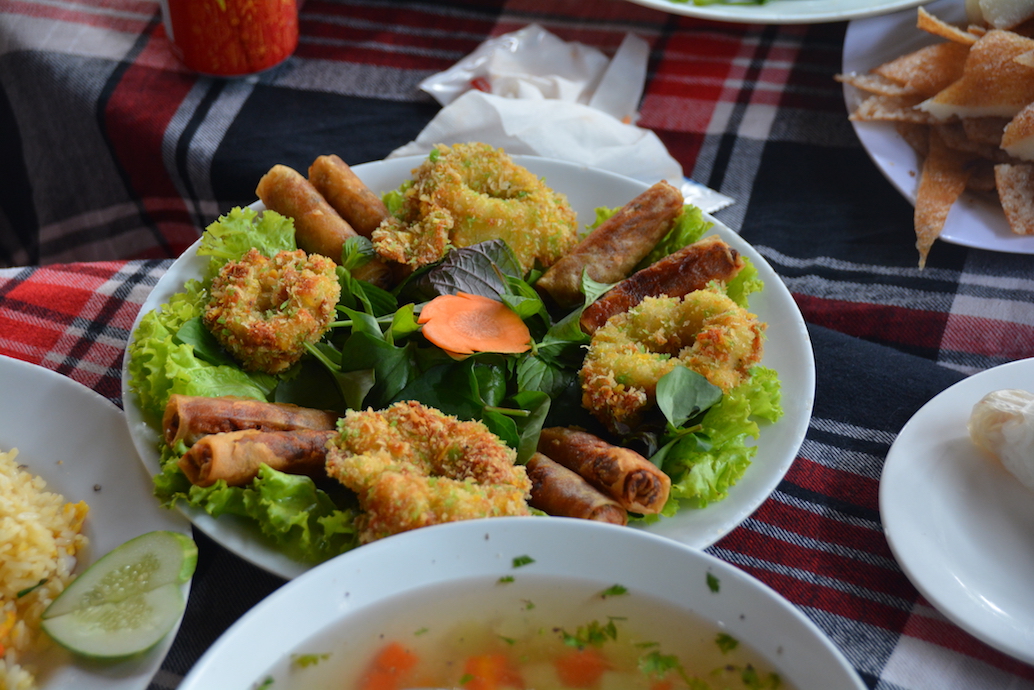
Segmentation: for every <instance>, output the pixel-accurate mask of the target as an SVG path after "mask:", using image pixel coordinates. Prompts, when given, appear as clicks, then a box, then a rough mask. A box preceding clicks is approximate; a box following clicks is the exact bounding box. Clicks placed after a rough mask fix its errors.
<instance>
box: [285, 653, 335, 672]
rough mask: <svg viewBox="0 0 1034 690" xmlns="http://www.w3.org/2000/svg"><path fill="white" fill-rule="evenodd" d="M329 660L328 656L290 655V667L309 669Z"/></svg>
mask: <svg viewBox="0 0 1034 690" xmlns="http://www.w3.org/2000/svg"><path fill="white" fill-rule="evenodd" d="M329 658H330V654H326V653H324V654H292V655H291V665H292V666H294V667H295V668H309V667H310V666H315V665H316V664H318V663H320V662H321V661H326V660H327V659H329Z"/></svg>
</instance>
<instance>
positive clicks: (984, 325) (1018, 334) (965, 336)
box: [940, 314, 1034, 360]
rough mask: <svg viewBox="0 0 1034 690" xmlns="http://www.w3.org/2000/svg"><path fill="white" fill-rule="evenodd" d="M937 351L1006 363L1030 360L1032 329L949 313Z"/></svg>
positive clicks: (1033, 354) (1033, 343) (1032, 354)
mask: <svg viewBox="0 0 1034 690" xmlns="http://www.w3.org/2000/svg"><path fill="white" fill-rule="evenodd" d="M940 345H941V348H943V349H945V350H955V351H956V352H968V353H971V354H976V355H984V356H987V357H1002V358H1005V359H1009V360H1014V359H1025V358H1027V357H1034V327H1031V326H1029V325H1026V324H1020V323H1016V322H1013V321H1000V320H998V319H992V318H981V317H978V316H966V315H960V314H952V315H949V316H948V323H947V325H946V327H945V329H944V337H943V338H942V339H941V343H940Z"/></svg>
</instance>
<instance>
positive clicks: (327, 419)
mask: <svg viewBox="0 0 1034 690" xmlns="http://www.w3.org/2000/svg"><path fill="white" fill-rule="evenodd" d="M340 416H341V415H339V414H338V413H337V412H331V411H330V410H316V409H312V408H310V407H299V406H298V405H291V404H289V403H268V402H263V401H261V400H253V399H251V398H236V397H230V396H226V397H221V398H204V397H200V396H194V395H179V394H173V395H170V396H169V402H168V403H166V405H165V415H164V416H163V418H162V431H163V433H164V436H165V442H166V443H167V444H168V445H169V446H173V445H175V444H176V443H178V442H180V441H182V442H183V443H185V444H186V445H187V446H192V445H194V443H196V442H197V440H198V439H200V438H201V437H203V436H208V435H209V434H220V433H225V432H227V431H241V430H243V429H258V430H259V431H291V430H295V429H312V430H330V429H334V428H336V426H337V420H338V418H339V417H340Z"/></svg>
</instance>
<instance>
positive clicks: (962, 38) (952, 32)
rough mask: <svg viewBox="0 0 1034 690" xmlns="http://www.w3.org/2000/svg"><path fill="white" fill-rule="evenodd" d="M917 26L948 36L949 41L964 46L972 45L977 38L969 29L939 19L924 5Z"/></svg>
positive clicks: (932, 32) (930, 32)
mask: <svg viewBox="0 0 1034 690" xmlns="http://www.w3.org/2000/svg"><path fill="white" fill-rule="evenodd" d="M916 26H917V27H918V28H920V29H922V30H923V31H925V32H927V33H929V34H933V35H934V36H940V37H941V38H946V39H948V40H949V41H953V42H955V43H959V44H961V45H964V46H971V45H973V43H974V42H975V41H976V40H977V37H976V36H974V35H973V34H971V33H969V32H968V31H963V30H962V29H960V28H959V27H957V26H953V25H951V24H949V23H948V22H946V21H944V20H943V19H938V18H937V17H935V16H933V15H932V14H930V13H929V12H927V11H926V10H925V9H923V8H922V7H920V8H919V16H918V19H917V21H916Z"/></svg>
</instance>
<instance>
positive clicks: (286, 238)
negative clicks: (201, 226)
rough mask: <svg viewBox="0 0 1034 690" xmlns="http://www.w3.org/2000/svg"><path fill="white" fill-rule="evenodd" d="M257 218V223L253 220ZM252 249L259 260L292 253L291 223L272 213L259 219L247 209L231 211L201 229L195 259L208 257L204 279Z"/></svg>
mask: <svg viewBox="0 0 1034 690" xmlns="http://www.w3.org/2000/svg"><path fill="white" fill-rule="evenodd" d="M256 217H257V220H256ZM252 247H255V248H256V249H258V250H259V252H261V254H262V255H263V256H269V257H272V256H275V255H276V254H277V253H278V252H280V251H294V250H295V249H297V248H298V245H297V244H296V243H295V240H294V221H293V220H291V219H290V218H288V217H286V216H282V215H280V214H279V213H277V212H276V211H270V210H266V211H263V212H262V216H261V217H258V213H257V212H256V211H254V210H252V209H250V208H247V207H244V208H240V207H235V208H233V209H231V210H230V212H229V213H227V214H225V215H223V216H220V217H219V219H218V220H216V221H215V222H214V223H212V224H211V225H209V226H208V227H207V228H206V229H205V233H204V234H203V235H202V236H201V246H199V247H198V250H197V253H198V256H208V257H211V259H210V260H209V264H208V278H211V277H212V276H214V275H215V274H216V273H218V272H219V269H220V268H222V267H223V265H224V264H226V263H227V262H229V261H237V260H238V259H240V258H241V257H242V256H244V255H245V254H246V253H247V251H248V250H249V249H251V248H252Z"/></svg>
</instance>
